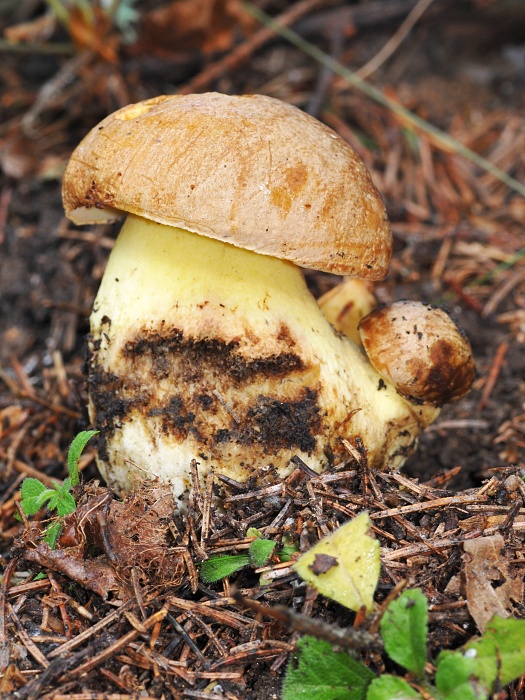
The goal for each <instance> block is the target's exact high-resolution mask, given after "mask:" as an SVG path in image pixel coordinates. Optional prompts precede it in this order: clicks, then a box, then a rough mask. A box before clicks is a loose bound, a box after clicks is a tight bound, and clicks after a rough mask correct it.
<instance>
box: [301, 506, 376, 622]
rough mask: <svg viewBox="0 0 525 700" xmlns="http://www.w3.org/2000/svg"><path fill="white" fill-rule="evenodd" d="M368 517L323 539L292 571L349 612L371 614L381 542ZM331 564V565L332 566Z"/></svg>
mask: <svg viewBox="0 0 525 700" xmlns="http://www.w3.org/2000/svg"><path fill="white" fill-rule="evenodd" d="M371 524H372V523H371V521H370V518H369V517H368V513H361V514H360V515H358V516H357V517H356V518H354V519H353V520H350V522H348V523H345V524H344V525H343V526H342V527H340V528H338V529H337V530H335V531H334V532H332V533H331V534H330V535H328V536H327V537H323V539H322V540H320V541H319V542H318V543H317V544H316V545H315V546H314V547H312V548H311V549H310V550H308V552H306V553H305V554H303V556H302V557H300V558H299V559H298V560H297V561H296V562H295V563H294V564H293V568H294V569H295V571H297V573H298V574H299V576H301V578H303V579H304V580H305V581H307V582H308V583H309V584H310V585H312V586H314V587H315V588H316V589H317V590H318V591H319V593H322V594H323V595H324V596H326V597H327V598H332V600H336V601H337V602H338V603H341V605H344V606H346V607H347V608H349V609H350V610H359V608H361V607H362V606H363V605H364V606H365V607H366V609H367V610H368V611H371V610H372V603H373V596H374V591H375V589H376V586H377V581H378V579H379V569H380V561H379V542H378V541H377V540H376V539H375V537H372V536H371V535H370V534H369V533H370V528H371ZM330 562H332V565H330Z"/></svg>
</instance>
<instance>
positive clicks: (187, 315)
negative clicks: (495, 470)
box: [63, 94, 461, 495]
mask: <svg viewBox="0 0 525 700" xmlns="http://www.w3.org/2000/svg"><path fill="white" fill-rule="evenodd" d="M63 195H64V206H65V210H66V213H67V216H68V217H69V218H70V219H72V220H73V221H74V222H75V223H77V224H85V223H97V222H108V221H112V220H114V219H116V218H117V217H120V216H122V215H123V214H127V218H126V220H125V223H124V225H123V228H122V230H121V232H120V234H119V237H118V240H117V242H116V245H115V247H114V249H113V251H112V253H111V256H110V259H109V262H108V265H107V269H106V272H105V274H104V277H103V280H102V283H101V287H100V290H99V292H98V295H97V298H96V301H95V307H94V310H93V314H92V317H91V336H90V340H89V357H88V390H89V402H90V405H89V408H90V413H91V417H92V420H93V423H94V424H95V426H96V427H97V428H98V429H99V430H100V443H99V465H100V468H101V471H102V473H103V474H104V476H105V478H106V479H107V481H108V482H109V484H110V485H112V486H113V487H115V488H117V489H124V490H126V489H129V488H130V486H131V485H132V483H133V481H134V480H135V479H137V478H138V479H142V478H143V477H144V476H145V475H158V476H159V477H160V478H161V479H163V480H169V481H171V482H172V484H173V488H174V491H175V493H176V495H178V494H181V493H182V492H183V491H184V489H186V488H187V486H188V483H189V477H188V475H189V470H190V467H189V465H190V462H191V460H192V459H193V458H195V459H197V460H198V461H199V462H200V463H201V470H205V469H206V468H207V467H209V466H214V467H215V468H216V469H217V470H218V471H219V472H222V473H225V474H227V475H229V476H230V477H231V478H234V479H237V480H245V479H246V478H247V477H248V476H250V475H252V474H254V473H255V471H256V470H257V469H258V468H259V467H262V466H267V465H273V466H274V467H275V468H276V469H277V471H278V472H280V473H281V474H284V473H286V472H287V471H288V470H289V468H290V467H289V462H290V459H291V457H293V456H294V455H298V456H299V457H301V459H303V460H304V461H305V462H306V463H307V464H308V465H309V466H310V467H312V468H313V469H314V470H316V471H318V472H319V471H321V470H323V469H324V468H326V467H327V466H328V465H330V464H332V463H334V462H335V461H337V460H339V459H341V458H342V457H344V456H345V449H344V446H343V444H342V438H346V439H348V440H350V441H352V440H353V439H355V438H356V437H358V436H359V437H361V439H362V440H363V442H364V444H365V446H366V448H367V450H368V459H369V461H370V464H371V465H373V466H376V467H386V466H387V465H390V466H400V465H401V464H402V462H403V461H404V460H405V458H406V456H407V455H408V454H409V453H410V451H411V450H412V448H413V446H414V443H415V441H416V438H417V435H418V434H419V433H420V431H421V430H422V429H423V428H424V426H425V425H427V424H428V423H429V422H430V421H431V420H433V419H434V418H435V416H436V415H437V413H438V410H439V408H438V407H437V404H438V403H439V401H436V400H435V397H433V398H432V402H431V403H429V404H427V403H425V402H424V400H422V399H421V398H420V397H418V398H417V400H413V399H412V398H411V397H410V396H407V395H404V396H402V395H401V394H400V393H398V392H397V391H396V387H395V386H394V385H393V384H392V383H391V382H390V381H388V379H385V378H384V373H383V376H381V375H380V374H378V372H377V371H376V370H375V369H374V367H373V366H372V365H371V364H370V362H369V361H368V359H367V357H366V355H365V354H364V352H363V351H362V350H361V349H360V348H359V347H358V346H357V345H356V344H354V343H352V342H351V341H350V340H349V338H348V337H346V336H345V335H343V334H341V333H337V332H336V331H335V330H334V328H333V327H332V325H330V323H329V322H328V320H327V318H326V317H325V316H324V315H323V313H322V312H321V310H320V309H319V307H318V305H317V303H316V301H315V299H314V298H313V297H312V295H311V294H310V292H309V291H308V289H307V287H306V284H305V281H304V278H303V275H302V272H301V270H300V268H299V267H298V266H304V267H309V268H314V269H317V270H324V271H327V272H333V273H338V274H344V275H351V276H355V277H361V278H368V279H372V280H376V279H381V278H382V277H383V276H384V275H385V274H386V271H387V268H388V263H389V259H390V254H391V234H390V230H389V226H388V223H387V218H386V213H385V209H384V206H383V203H382V200H381V198H380V196H379V194H378V193H377V190H376V189H375V187H374V185H373V184H372V181H371V179H370V176H369V174H368V172H367V170H366V168H365V166H364V165H363V163H362V162H361V161H360V159H359V158H358V156H357V155H356V154H355V153H354V151H353V150H352V149H351V148H350V147H349V146H348V145H347V144H346V143H345V142H344V141H342V140H341V139H340V138H339V136H337V134H335V133H334V132H333V131H331V130H330V129H328V128H327V127H325V126H324V125H322V124H320V123H319V122H317V121H316V120H315V119H312V118H311V117H309V116H307V115H306V114H304V113H303V112H301V111H300V110H299V109H296V108H294V107H291V106H289V105H287V104H284V103H281V102H279V101H278V100H274V99H271V98H269V97H263V96H258V95H254V96H242V97H230V96H225V95H219V94H205V95H190V96H164V97H158V98H155V99H151V100H147V101H145V102H141V103H139V104H136V105H131V106H129V107H126V108H124V109H121V110H119V111H118V112H115V113H114V114H112V115H110V116H109V117H107V118H106V119H105V120H104V121H102V122H101V123H100V124H99V125H98V126H97V127H95V128H94V129H93V130H92V131H91V132H90V133H89V134H88V135H87V136H86V138H85V139H84V140H83V141H82V143H81V144H80V145H79V146H78V148H77V149H76V150H75V152H74V153H73V155H72V156H71V160H70V161H69V164H68V166H67V170H66V173H65V177H64V189H63ZM367 330H368V331H370V329H369V328H368V329H367ZM458 337H461V336H459V334H458Z"/></svg>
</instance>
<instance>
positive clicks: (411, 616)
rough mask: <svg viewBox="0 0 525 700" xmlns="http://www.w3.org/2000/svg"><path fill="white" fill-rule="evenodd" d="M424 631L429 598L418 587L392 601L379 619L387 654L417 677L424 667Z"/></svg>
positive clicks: (425, 636) (422, 674) (425, 637)
mask: <svg viewBox="0 0 525 700" xmlns="http://www.w3.org/2000/svg"><path fill="white" fill-rule="evenodd" d="M427 631H428V602H427V599H426V596H425V595H424V594H423V593H422V592H421V591H420V590H419V589H418V588H415V589H414V590H410V591H404V592H403V593H402V594H401V595H400V596H399V598H397V600H394V601H392V602H391V603H390V605H389V606H388V608H387V609H386V612H385V614H384V615H383V618H382V620H381V635H382V637H383V642H384V643H385V649H386V651H387V653H388V655H389V656H390V658H391V659H393V660H394V661H395V662H396V663H398V664H400V665H401V666H403V667H404V668H406V669H408V670H409V671H412V673H414V674H415V675H416V676H417V677H418V678H420V679H421V678H423V676H424V671H425V663H426V656H427V655H426V646H427Z"/></svg>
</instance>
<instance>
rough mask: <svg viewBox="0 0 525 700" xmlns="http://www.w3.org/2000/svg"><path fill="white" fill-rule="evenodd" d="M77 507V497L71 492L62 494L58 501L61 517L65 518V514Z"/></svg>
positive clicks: (58, 511) (58, 510)
mask: <svg viewBox="0 0 525 700" xmlns="http://www.w3.org/2000/svg"><path fill="white" fill-rule="evenodd" d="M76 507H77V504H76V503H75V499H74V498H73V496H72V495H71V494H70V493H68V492H66V493H64V494H63V495H62V496H61V498H60V499H59V501H58V503H57V513H58V515H59V516H60V517H61V518H63V517H64V515H69V514H70V513H73V512H74V511H75V510H76Z"/></svg>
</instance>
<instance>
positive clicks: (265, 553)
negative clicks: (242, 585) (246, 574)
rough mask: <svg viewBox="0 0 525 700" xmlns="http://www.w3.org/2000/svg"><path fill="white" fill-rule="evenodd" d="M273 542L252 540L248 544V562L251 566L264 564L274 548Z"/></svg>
mask: <svg viewBox="0 0 525 700" xmlns="http://www.w3.org/2000/svg"><path fill="white" fill-rule="evenodd" d="M275 544H276V543H275V542H272V540H260V539H257V540H254V541H253V542H252V543H251V544H250V549H249V553H250V562H251V564H252V565H253V566H264V565H265V564H266V563H267V561H268V559H269V558H270V557H271V556H272V554H273V550H274V549H275Z"/></svg>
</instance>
